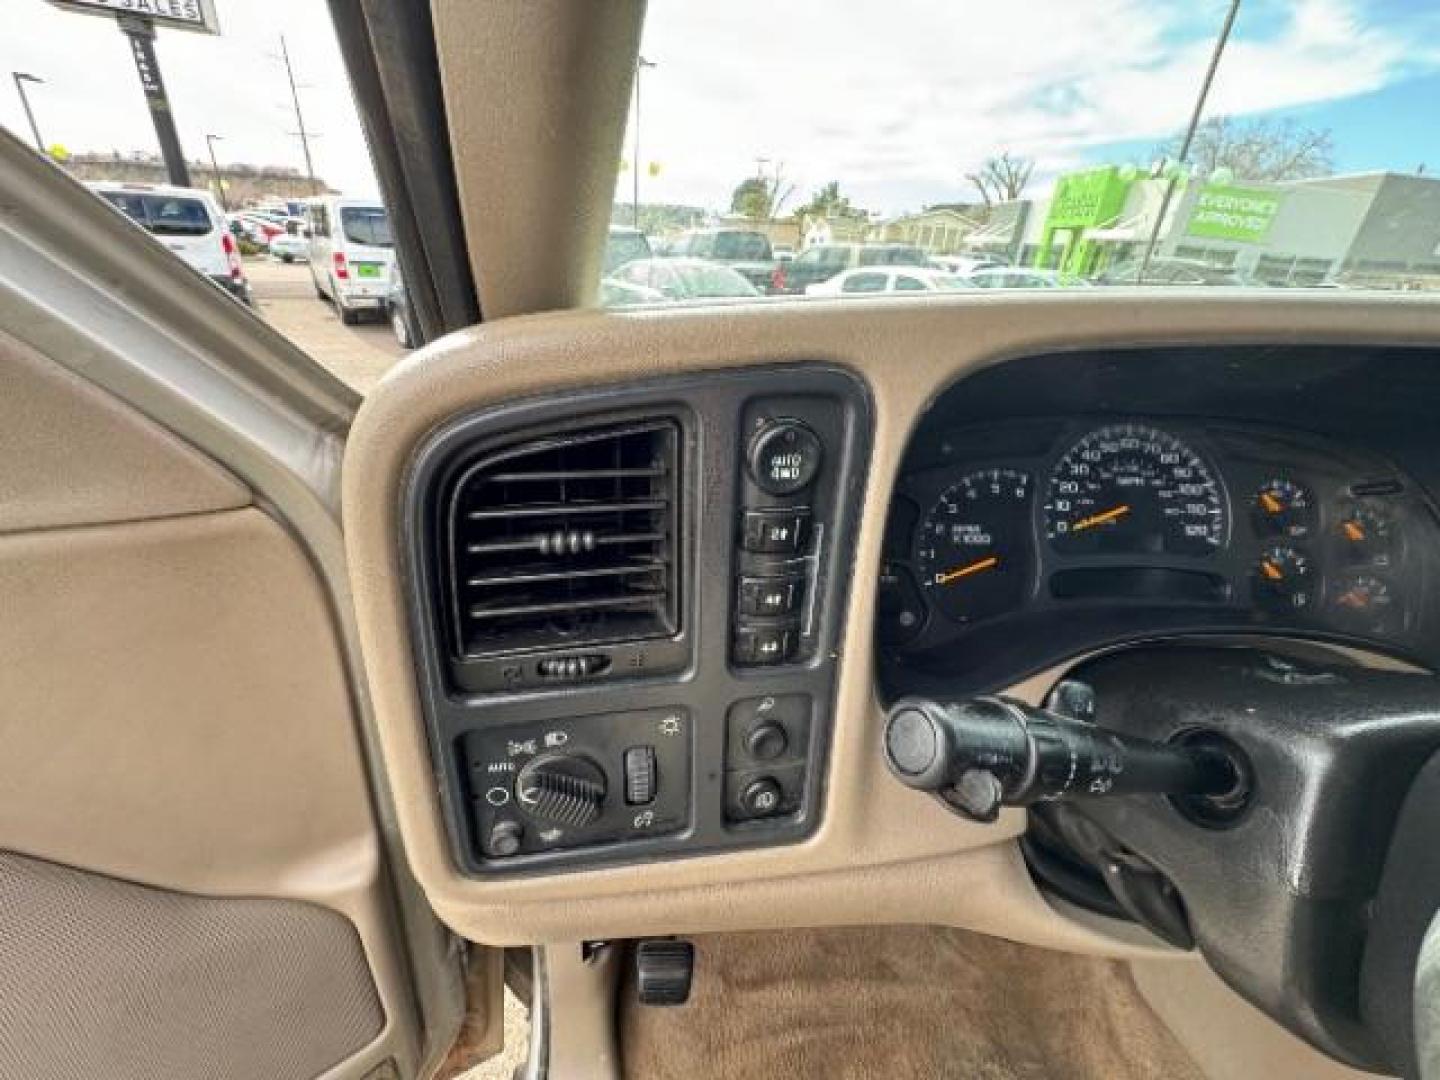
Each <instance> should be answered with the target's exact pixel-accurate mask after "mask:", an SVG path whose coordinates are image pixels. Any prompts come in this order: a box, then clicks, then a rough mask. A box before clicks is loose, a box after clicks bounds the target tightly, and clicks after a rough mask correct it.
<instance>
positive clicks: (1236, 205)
mask: <svg viewBox="0 0 1440 1080" xmlns="http://www.w3.org/2000/svg"><path fill="white" fill-rule="evenodd" d="M1279 210H1280V196H1279V194H1278V193H1276V192H1273V191H1262V190H1260V189H1258V188H1241V187H1225V186H1221V185H1219V184H1207V185H1206V186H1205V187H1203V188H1201V189H1200V195H1199V197H1198V198H1196V200H1195V209H1194V210H1192V211H1191V212H1190V224H1189V226H1188V227H1187V228H1186V230H1185V231H1186V232H1187V233H1188V234H1189V235H1191V236H1209V237H1213V238H1215V239H1216V240H1238V241H1240V242H1241V243H1247V244H1253V243H1256V242H1258V241H1260V240H1263V239H1265V234H1266V233H1268V232H1269V231H1270V226H1271V224H1272V223H1273V222H1274V221H1275V215H1276V213H1277V212H1279Z"/></svg>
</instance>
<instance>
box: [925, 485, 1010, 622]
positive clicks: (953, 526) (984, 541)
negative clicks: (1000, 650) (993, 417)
mask: <svg viewBox="0 0 1440 1080" xmlns="http://www.w3.org/2000/svg"><path fill="white" fill-rule="evenodd" d="M1030 494H1031V484H1030V477H1029V476H1028V475H1027V474H1025V473H1021V472H1016V471H1015V470H1013V469H985V470H982V471H980V472H973V473H970V474H969V475H967V476H963V477H961V478H960V479H959V480H957V481H956V482H955V483H954V484H951V485H950V486H949V487H948V488H946V489H945V490H944V492H942V493H941V495H940V497H939V498H938V499H937V500H936V501H935V504H934V505H933V506H932V507H930V510H929V511H928V512H927V513H926V515H925V517H924V520H922V521H921V523H920V531H919V536H918V542H917V551H916V555H917V558H918V562H919V564H920V573H921V584H922V586H923V587H924V589H925V591H926V593H927V594H928V595H929V597H930V599H931V602H932V603H933V604H934V605H935V606H936V607H937V608H938V609H939V610H940V611H941V612H943V613H944V614H945V615H946V616H948V617H949V618H951V619H953V620H955V621H956V622H962V623H966V622H973V621H974V620H976V619H983V618H987V617H988V616H991V615H997V614H999V613H1000V612H1002V611H1008V610H1009V609H1011V608H1014V607H1018V606H1019V605H1020V604H1021V603H1022V602H1023V601H1024V599H1025V597H1026V595H1027V594H1028V592H1029V590H1030V587H1031V576H1032V563H1033V559H1032V557H1031V544H1032V542H1031V539H1030V513H1031V511H1030V505H1031V504H1030Z"/></svg>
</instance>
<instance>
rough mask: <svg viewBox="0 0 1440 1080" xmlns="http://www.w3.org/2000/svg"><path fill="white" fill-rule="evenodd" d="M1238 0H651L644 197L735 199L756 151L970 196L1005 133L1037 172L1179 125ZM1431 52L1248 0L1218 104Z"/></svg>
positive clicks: (1313, 5)
mask: <svg viewBox="0 0 1440 1080" xmlns="http://www.w3.org/2000/svg"><path fill="white" fill-rule="evenodd" d="M1227 6H1228V5H1227V4H1225V3H1223V2H1221V0H1209V2H1207V3H1204V4H1196V3H1188V4H1187V3H1178V2H1177V3H1167V4H1159V3H1154V2H1152V0H1093V2H1089V3H1083V4H1082V3H1078V2H1076V0H1015V2H1010V3H1003V2H1002V3H993V4H986V5H984V6H980V5H977V4H956V3H944V2H934V0H928V2H927V0H889V2H887V3H885V4H883V5H864V6H863V7H860V8H859V10H860V12H861V13H860V14H857V13H856V11H857V7H858V5H844V6H843V7H842V5H840V4H835V3H822V2H820V0H805V2H792V3H780V4H775V3H773V2H768V0H767V2H762V0H727V2H726V3H724V4H711V3H704V4H692V3H688V2H686V0H652V3H651V5H650V14H649V22H648V24H647V26H646V33H645V42H644V46H643V49H644V52H645V55H646V56H647V57H648V58H650V59H652V60H655V61H657V62H658V63H659V65H660V66H659V67H657V68H655V69H654V70H651V71H647V72H646V73H645V76H644V78H645V87H644V116H643V124H642V135H643V138H644V140H645V145H644V146H643V147H642V154H643V156H644V158H645V159H646V160H658V161H659V162H660V163H661V168H662V173H661V176H660V177H659V178H658V179H655V180H646V181H643V182H642V198H644V199H647V200H650V199H653V200H656V201H660V200H665V201H675V202H695V203H700V204H702V205H708V206H718V205H724V204H725V202H726V201H727V200H728V197H729V191H730V188H731V187H733V185H734V184H735V183H736V182H737V181H738V180H739V179H740V178H741V177H743V176H745V175H747V173H748V172H750V171H753V160H754V158H755V157H756V156H757V155H762V156H764V157H767V158H770V159H772V160H781V161H784V162H785V166H786V172H787V174H788V175H789V176H790V177H791V178H792V179H794V180H795V181H796V182H797V184H798V186H799V192H800V193H801V194H808V192H809V191H810V190H811V189H813V188H815V187H818V186H819V185H820V184H822V183H824V182H826V181H828V180H832V179H839V180H841V181H843V182H844V185H845V187H846V188H847V189H848V190H849V191H851V192H852V193H853V194H854V195H855V196H856V198H857V201H859V202H860V203H862V204H863V205H867V206H870V207H872V208H876V209H881V210H884V211H891V212H893V211H896V210H900V209H905V208H911V207H915V206H918V205H919V204H920V203H922V202H934V201H942V200H945V199H960V198H967V197H971V195H972V193H971V192H969V191H967V189H966V187H965V185H964V182H963V179H962V177H963V174H964V173H965V172H966V171H967V170H969V169H972V168H974V166H975V165H977V164H978V163H979V162H980V161H981V160H983V159H984V158H985V157H986V156H988V155H990V154H992V153H994V152H996V151H998V150H1002V149H1009V150H1010V151H1012V152H1013V153H1016V154H1020V155H1024V156H1030V157H1034V158H1035V159H1036V161H1037V168H1036V178H1037V180H1038V181H1040V182H1041V183H1040V186H1041V187H1043V186H1044V182H1045V181H1046V179H1047V178H1049V177H1053V176H1054V175H1055V174H1056V173H1058V172H1061V171H1063V170H1065V169H1067V168H1072V167H1074V165H1075V164H1076V163H1077V162H1079V161H1080V160H1082V159H1083V154H1084V151H1085V149H1086V148H1087V147H1093V146H1096V145H1097V144H1103V143H1111V142H1120V141H1127V140H1135V139H1146V140H1154V141H1160V140H1162V139H1164V138H1165V137H1167V136H1168V135H1170V134H1171V133H1172V132H1174V131H1176V130H1177V129H1179V128H1180V127H1181V126H1183V124H1184V122H1185V119H1186V118H1187V117H1188V115H1189V112H1190V108H1191V106H1192V104H1193V102H1194V98H1195V93H1196V90H1197V88H1198V86H1199V82H1200V78H1201V75H1202V73H1203V71H1204V68H1205V64H1206V62H1207V60H1208V59H1209V55H1210V50H1211V47H1212V44H1213V40H1214V35H1215V33H1216V31H1217V30H1218V29H1219V26H1220V23H1221V20H1222V18H1223V15H1224V11H1225V8H1226V7H1227ZM1425 65H1428V67H1429V68H1430V69H1431V70H1434V69H1435V68H1436V67H1440V57H1437V56H1436V52H1435V49H1434V48H1433V46H1432V47H1431V48H1430V50H1429V52H1428V53H1426V54H1421V53H1418V52H1417V51H1416V49H1415V47H1414V43H1413V42H1410V41H1407V40H1406V39H1405V38H1404V37H1403V36H1402V35H1401V34H1400V33H1398V32H1393V31H1389V30H1385V29H1381V28H1377V27H1375V26H1371V25H1367V23H1366V21H1365V19H1364V18H1363V17H1362V14H1361V11H1360V8H1359V7H1358V6H1357V3H1354V2H1347V0H1298V2H1295V3H1285V4H1274V3H1271V4H1268V5H1267V3H1266V0H1255V2H1253V3H1250V4H1248V5H1247V7H1246V8H1245V9H1242V12H1241V15H1240V21H1239V23H1238V24H1237V32H1236V35H1235V38H1234V39H1233V40H1232V43H1231V46H1230V48H1229V50H1228V51H1227V53H1226V55H1225V57H1224V61H1223V63H1222V66H1221V69H1220V74H1219V77H1218V78H1217V80H1216V83H1215V88H1214V93H1213V95H1212V98H1211V104H1210V108H1209V109H1208V110H1207V112H1208V113H1210V114H1213V113H1216V112H1225V113H1241V114H1243V113H1251V112H1260V111H1264V110H1269V109H1277V108H1287V107H1294V106H1302V105H1308V104H1314V103H1317V102H1322V101H1327V100H1335V99H1339V98H1344V97H1347V96H1350V95H1353V94H1358V93H1363V92H1366V91H1370V90H1374V89H1377V88H1380V87H1382V86H1384V85H1386V84H1387V83H1388V82H1390V81H1392V80H1393V79H1395V78H1398V77H1399V76H1400V75H1401V74H1404V73H1409V72H1411V71H1413V70H1414V69H1415V68H1416V67H1417V66H1425ZM622 190H624V191H628V181H627V183H626V184H625V185H622Z"/></svg>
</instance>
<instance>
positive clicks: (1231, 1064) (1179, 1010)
mask: <svg viewBox="0 0 1440 1080" xmlns="http://www.w3.org/2000/svg"><path fill="white" fill-rule="evenodd" d="M1130 971H1131V974H1133V975H1134V976H1135V985H1136V987H1138V988H1139V990H1140V995H1141V996H1142V997H1143V998H1144V999H1145V1000H1146V1002H1147V1003H1148V1004H1149V1005H1150V1007H1151V1008H1152V1009H1154V1010H1155V1012H1156V1014H1157V1015H1158V1016H1159V1017H1160V1019H1161V1020H1163V1021H1164V1022H1165V1026H1166V1027H1168V1028H1169V1029H1170V1031H1171V1033H1172V1034H1174V1036H1175V1038H1177V1039H1178V1040H1179V1041H1180V1045H1181V1046H1183V1047H1185V1049H1186V1051H1187V1052H1189V1054H1190V1056H1191V1057H1192V1058H1193V1059H1194V1060H1195V1063H1196V1064H1197V1065H1199V1066H1200V1068H1201V1070H1202V1071H1203V1072H1204V1073H1205V1076H1206V1077H1207V1078H1208V1080H1256V1078H1257V1077H1270V1078H1274V1080H1279V1078H1281V1077H1301V1076H1303V1077H1305V1078H1306V1080H1366V1078H1369V1077H1373V1076H1376V1075H1379V1074H1377V1073H1368V1072H1360V1071H1359V1070H1357V1069H1351V1068H1349V1067H1347V1066H1345V1065H1341V1064H1340V1063H1339V1062H1337V1061H1334V1060H1333V1059H1331V1058H1329V1057H1326V1056H1325V1055H1324V1054H1322V1053H1320V1051H1318V1050H1316V1049H1315V1048H1314V1047H1312V1046H1310V1044H1308V1043H1305V1042H1302V1041H1301V1040H1299V1039H1297V1038H1296V1037H1295V1036H1294V1035H1291V1034H1290V1033H1289V1032H1288V1031H1286V1030H1285V1029H1284V1028H1282V1027H1281V1026H1280V1025H1279V1024H1277V1023H1275V1022H1274V1021H1273V1020H1271V1019H1270V1018H1269V1017H1268V1016H1266V1015H1265V1014H1264V1013H1262V1012H1261V1011H1260V1010H1259V1009H1257V1008H1255V1006H1253V1005H1251V1004H1250V1003H1249V1002H1248V1001H1246V1000H1245V999H1244V998H1242V997H1240V995H1239V994H1237V993H1235V991H1233V990H1231V989H1230V988H1229V987H1228V986H1226V985H1225V984H1224V983H1223V982H1221V981H1220V977H1219V976H1218V975H1216V974H1215V973H1214V972H1213V971H1212V970H1210V965H1208V964H1206V963H1205V961H1203V960H1201V959H1200V958H1199V957H1192V958H1186V959H1183V960H1161V961H1154V960H1150V961H1136V962H1132V963H1131V965H1130Z"/></svg>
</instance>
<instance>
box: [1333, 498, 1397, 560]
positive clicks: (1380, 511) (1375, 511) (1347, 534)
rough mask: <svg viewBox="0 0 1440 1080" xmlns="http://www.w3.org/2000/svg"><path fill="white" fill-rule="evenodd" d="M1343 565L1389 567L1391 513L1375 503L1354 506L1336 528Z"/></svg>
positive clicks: (1392, 534) (1346, 512)
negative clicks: (1343, 553)
mask: <svg viewBox="0 0 1440 1080" xmlns="http://www.w3.org/2000/svg"><path fill="white" fill-rule="evenodd" d="M1336 529H1337V532H1338V535H1339V538H1340V543H1341V545H1342V547H1343V549H1344V551H1345V558H1346V561H1348V562H1351V563H1365V564H1366V565H1369V566H1389V565H1390V560H1391V557H1392V555H1393V554H1394V552H1393V550H1392V549H1393V547H1394V543H1393V541H1394V519H1393V518H1392V517H1391V514H1390V510H1389V509H1388V508H1387V507H1385V506H1383V505H1381V504H1380V503H1374V502H1362V503H1355V504H1353V505H1352V506H1350V507H1349V508H1348V509H1347V510H1346V511H1345V513H1344V514H1342V515H1341V517H1340V524H1339V525H1338V526H1337V527H1336Z"/></svg>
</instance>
